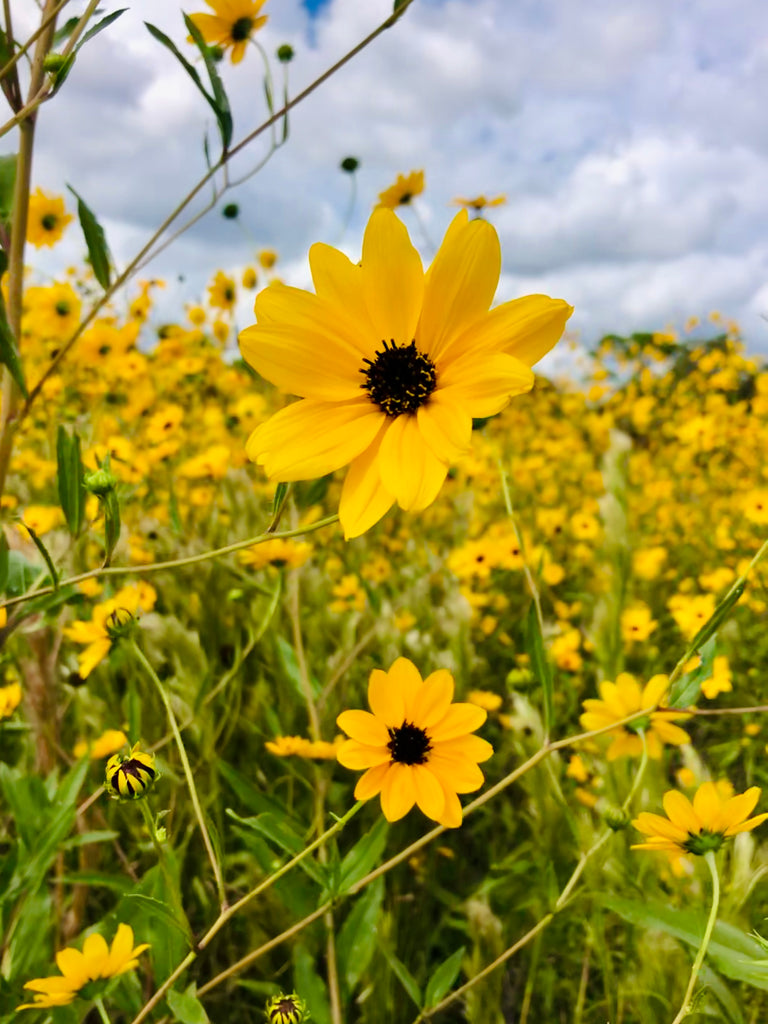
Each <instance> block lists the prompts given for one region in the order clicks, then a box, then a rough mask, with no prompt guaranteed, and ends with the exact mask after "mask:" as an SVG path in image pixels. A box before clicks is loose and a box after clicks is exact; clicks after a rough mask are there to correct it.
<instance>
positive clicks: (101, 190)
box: [0, 0, 768, 351]
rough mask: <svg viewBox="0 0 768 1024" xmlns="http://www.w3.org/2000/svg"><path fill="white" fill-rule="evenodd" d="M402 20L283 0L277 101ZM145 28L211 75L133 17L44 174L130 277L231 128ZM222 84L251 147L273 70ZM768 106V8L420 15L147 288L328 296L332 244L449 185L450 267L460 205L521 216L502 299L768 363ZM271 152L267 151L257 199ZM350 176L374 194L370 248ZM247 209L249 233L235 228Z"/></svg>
mask: <svg viewBox="0 0 768 1024" xmlns="http://www.w3.org/2000/svg"><path fill="white" fill-rule="evenodd" d="M125 4H126V0H123V3H122V4H118V3H115V2H113V0H104V2H103V3H102V10H103V12H104V13H107V12H109V11H112V10H116V9H118V7H119V6H125ZM13 6H14V9H15V8H16V7H18V8H19V9H20V10H19V14H18V15H17V17H16V20H17V24H18V25H22V24H23V23H24V18H25V17H29V16H31V15H33V14H34V13H35V12H34V5H32V4H30V3H29V2H28V0H17V2H15V3H14V5H13ZM71 6H72V9H73V11H74V12H77V11H78V10H79V9H80V7H81V6H82V5H78V4H77V3H76V2H74V0H73V3H72V5H71ZM187 9H188V10H189V11H195V10H204V9H205V4H204V3H203V0H199V2H198V3H194V4H191V5H190V6H189V7H188V8H187ZM390 11H391V0H267V3H266V5H265V7H264V13H268V14H269V21H268V23H267V25H266V26H265V27H264V29H262V30H261V31H260V32H259V34H258V37H257V38H258V40H259V42H260V43H261V44H262V47H263V49H264V51H265V53H266V54H267V55H269V58H270V60H271V63H272V66H273V73H274V74H275V79H276V81H277V82H279V81H280V74H281V68H280V66H279V65H278V64H277V61H276V60H274V56H273V55H274V53H275V50H276V48H277V47H278V46H279V45H280V44H282V43H286V42H287V43H290V44H291V46H292V47H293V48H294V50H295V54H296V56H295V59H294V61H293V62H292V64H291V65H290V68H289V76H290V85H289V88H290V92H291V94H294V95H295V94H296V93H297V92H298V91H299V90H300V89H302V88H304V87H305V86H306V85H307V84H309V83H310V82H311V81H313V80H314V79H315V78H316V77H317V76H318V75H319V74H320V73H321V72H323V71H324V70H325V69H326V68H328V67H330V66H331V65H332V64H333V63H334V62H335V61H336V60H338V59H339V58H340V57H341V56H343V55H344V53H346V52H347V51H348V50H349V49H351V48H352V47H353V46H354V45H355V44H356V43H357V42H358V41H359V40H360V39H362V38H363V37H364V36H365V35H366V34H368V33H369V32H370V31H371V30H373V29H374V28H375V27H376V26H377V25H378V24H379V23H380V22H381V21H382V20H383V19H384V18H385V17H386V16H387V15H388V14H389V13H390ZM144 20H149V21H152V22H154V23H155V24H157V25H158V26H159V27H160V28H161V29H162V30H163V31H164V32H166V33H167V34H168V35H169V36H171V37H172V38H173V39H174V40H175V41H176V43H177V45H178V46H179V48H180V49H182V50H183V51H184V52H185V54H186V55H187V56H188V57H189V59H191V60H194V50H193V48H192V47H191V46H189V45H188V44H187V43H186V41H185V37H186V31H185V29H184V26H183V22H182V19H181V14H180V11H179V8H178V6H177V5H176V3H174V2H169V0H135V2H130V0H128V10H127V11H126V13H125V14H123V15H122V16H121V17H120V18H119V19H118V21H117V22H115V23H114V24H113V25H112V26H111V27H110V28H109V29H108V30H107V31H105V32H104V33H103V34H101V35H100V36H98V37H97V38H95V39H94V40H92V41H91V42H90V43H89V44H88V45H87V46H86V47H84V49H83V50H82V52H81V54H80V55H79V57H78V60H77V62H76V64H75V67H74V69H73V70H72V72H71V74H70V76H69V78H68V80H67V81H66V83H65V85H64V87H63V88H62V90H61V92H60V93H59V95H58V96H57V97H56V98H55V99H54V100H53V101H52V102H51V103H50V104H48V105H46V106H44V107H43V108H42V109H41V112H40V118H39V125H38V139H37V143H38V144H37V149H36V155H35V164H34V175H33V177H34V181H35V183H36V184H39V185H40V186H42V187H43V188H44V189H46V190H48V191H51V192H64V190H65V185H66V184H67V183H69V184H71V185H72V186H73V187H74V188H76V189H77V191H78V192H79V193H80V194H81V195H83V197H84V198H85V199H86V201H87V202H88V204H89V205H90V206H91V208H92V209H93V210H94V212H95V213H96V214H97V216H98V217H99V219H100V220H101V222H102V223H103V225H104V228H105V230H106V233H107V237H108V239H109V242H110V246H111V249H112V251H113V253H114V255H115V258H116V260H117V262H118V263H119V264H124V263H125V262H126V261H127V260H128V259H129V258H130V257H131V256H132V255H133V253H134V252H135V251H136V250H137V248H138V247H139V246H141V245H142V244H143V243H144V242H145V241H146V239H147V238H148V237H149V236H150V234H151V233H152V231H153V230H154V228H155V227H156V226H157V225H158V224H159V223H160V222H161V220H162V219H163V218H164V217H165V216H166V215H167V214H168V212H169V211H170V210H171V209H173V207H174V206H175V205H176V203H177V202H178V200H179V199H180V197H181V196H182V195H183V194H184V193H185V191H186V190H188V189H189V188H191V187H192V186H193V185H194V184H195V182H196V181H197V180H198V179H199V178H200V176H201V175H202V174H203V173H204V171H205V162H204V155H203V146H202V139H203V135H204V133H205V132H206V131H207V132H208V133H209V136H210V139H211V146H212V147H215V137H216V136H215V125H214V123H213V119H212V115H211V112H210V109H209V108H208V107H207V105H206V104H205V101H204V100H203V98H202V97H201V96H200V94H199V93H198V92H197V91H196V89H195V87H194V85H193V84H192V83H191V82H190V80H189V78H188V77H187V76H186V75H185V73H184V72H183V70H182V69H181V68H180V67H179V66H178V65H177V64H175V63H174V61H173V59H172V58H171V57H170V55H169V54H168V53H167V52H166V51H165V50H164V49H163V48H162V47H161V46H160V45H159V44H158V43H157V42H156V41H155V40H154V39H153V38H152V37H151V36H150V35H149V33H148V32H147V31H146V29H145V27H144V25H143V21H144ZM197 66H198V67H199V66H200V65H199V64H198V65H197ZM219 67H220V71H221V73H222V76H223V78H224V81H225V84H226V87H227V89H228V91H229V94H230V97H231V101H232V106H233V110H234V115H235V139H239V138H241V137H243V136H244V135H245V134H247V133H248V132H249V131H250V130H252V129H253V128H254V127H256V126H257V125H258V124H259V123H260V122H261V121H262V120H263V118H264V116H265V103H264V94H263V64H262V59H261V56H260V54H259V52H258V51H257V50H256V49H255V48H253V49H251V50H250V51H249V52H248V53H247V55H246V59H245V60H244V61H243V62H242V63H241V64H239V65H237V66H233V65H231V64H230V63H229V62H226V63H222V64H221V65H220V66H219ZM201 70H202V69H201ZM766 95H768V13H766V9H765V0H728V2H727V3H725V2H724V0H676V2H675V3H672V4H670V3H669V0H622V2H621V3H617V2H616V0H581V2H579V3H575V2H574V0H514V2H512V0H415V3H414V4H413V5H412V7H411V8H410V9H409V10H408V12H407V13H406V15H405V16H404V17H403V18H402V19H401V20H400V21H399V22H398V23H397V25H396V26H395V27H394V28H391V29H389V30H387V31H386V32H384V33H383V34H382V35H381V36H380V37H379V38H378V39H377V40H375V42H374V43H372V44H371V46H370V47H369V48H368V49H366V50H365V51H364V52H363V53H361V54H360V55H358V56H357V57H355V58H354V59H353V60H352V61H351V62H350V63H349V64H347V65H346V66H345V67H344V68H343V69H342V70H341V71H339V72H338V73H337V74H335V75H334V76H333V77H332V78H331V79H330V80H329V81H328V82H326V83H325V84H324V85H323V86H321V87H320V88H319V89H318V90H317V91H316V92H315V93H313V94H312V95H311V96H310V97H309V98H308V99H307V100H306V101H304V102H303V103H302V104H301V105H300V106H299V107H298V108H297V109H296V110H295V111H294V112H293V113H292V115H291V119H290V137H289V140H288V143H287V144H286V145H285V146H284V147H282V148H281V149H279V150H278V151H277V152H276V153H275V154H274V155H273V156H272V157H271V159H270V160H269V161H268V162H267V163H266V165H265V166H264V167H263V168H262V169H261V170H260V171H259V172H258V173H257V174H255V175H254V176H252V177H250V178H248V180H246V181H245V182H243V183H242V184H241V185H239V186H238V187H237V188H235V189H232V190H230V191H229V192H228V193H227V195H226V196H225V197H224V198H222V199H221V200H220V201H219V202H218V204H217V206H216V209H215V210H214V211H213V212H211V213H209V214H208V215H207V216H206V217H204V218H202V219H201V220H200V221H199V222H198V223H196V224H195V225H194V226H193V227H192V228H191V229H190V230H189V231H188V232H187V233H186V234H184V235H183V236H182V237H181V238H180V239H179V240H177V241H176V242H175V243H174V244H173V245H171V246H170V247H168V248H167V249H165V251H164V252H163V253H161V254H160V255H159V256H158V257H157V259H156V260H155V261H154V262H153V263H151V264H150V265H149V266H148V267H146V268H144V270H143V275H144V276H145V277H147V276H160V277H163V278H165V279H166V280H167V281H168V288H167V289H166V291H165V293H164V297H163V302H164V303H165V305H166V308H167V309H168V311H169V313H170V311H171V307H172V306H173V304H175V305H176V308H179V306H180V305H181V304H182V303H184V302H193V301H196V300H198V299H199V298H201V297H202V294H203V292H204V286H205V282H206V281H207V280H208V278H209V277H210V276H211V274H212V272H213V271H214V270H215V269H217V268H219V267H221V268H223V269H224V270H227V271H232V272H239V270H240V268H242V267H243V266H244V265H246V264H247V263H249V262H252V260H253V257H254V253H255V252H256V251H258V250H259V249H260V248H263V247H271V248H274V249H275V250H277V252H278V253H279V257H280V259H279V263H278V269H279V271H280V275H281V277H282V279H283V280H285V281H286V282H288V283H290V284H295V285H298V286H300V287H308V286H309V284H310V278H309V273H308V267H307V262H306V254H307V250H308V248H309V246H310V245H311V244H312V243H313V242H315V241H324V242H329V243H331V244H333V245H338V246H339V247H340V248H343V249H344V250H345V251H346V252H348V253H349V254H350V255H351V256H353V257H354V258H355V259H357V258H359V251H360V243H361V238H362V232H363V229H364V227H365V223H366V221H367V218H368V216H369V214H370V211H371V209H372V206H373V203H374V202H375V200H376V197H377V194H378V193H379V192H380V191H381V190H382V189H384V188H385V187H386V186H387V185H389V184H391V183H392V182H393V181H394V179H395V177H396V175H397V174H398V173H407V172H409V171H411V170H414V169H423V170H424V174H425V181H426V188H425V191H424V194H423V195H422V196H420V197H419V198H418V200H417V201H416V203H415V208H414V209H403V210H402V216H403V219H404V221H405V223H406V224H407V225H408V228H409V230H410V232H411V237H412V238H413V240H414V242H415V243H416V244H417V245H418V246H419V248H420V249H421V252H422V255H423V257H424V260H425V263H426V262H428V261H429V259H430V258H431V256H432V254H433V252H434V246H435V245H436V244H437V243H439V240H440V238H441V237H442V234H443V232H444V231H445V229H446V227H447V225H448V223H449V222H450V219H451V217H452V216H453V215H454V213H455V207H452V206H451V205H450V203H451V200H452V199H453V198H454V197H457V196H474V195H477V194H480V193H483V194H486V195H497V194H500V193H503V194H505V195H506V197H507V203H506V205H504V206H500V207H497V208H494V209H493V210H491V211H489V214H488V217H489V219H490V220H491V221H492V223H493V224H494V225H495V226H496V228H497V230H498V232H499V236H500V239H501V245H502V254H503V270H502V278H501V281H500V283H499V289H498V292H497V297H496V301H498V302H500V301H505V300H507V299H510V298H514V297H516V296H518V295H523V294H529V293H532V292H543V293H546V294H549V295H552V296H554V297H559V298H565V299H567V300H568V301H569V302H570V303H572V304H573V306H574V307H575V312H574V315H573V317H572V320H571V322H570V325H571V327H572V329H573V331H574V332H575V333H576V335H577V336H578V337H579V338H580V339H581V340H582V341H583V342H584V343H585V344H587V345H591V344H593V343H594V342H595V341H596V340H597V339H599V337H600V336H601V335H602V334H604V333H608V332H617V333H629V332H631V331H635V330H664V329H667V328H668V327H676V328H678V329H680V328H682V327H683V325H684V324H685V322H686V320H687V319H688V318H689V317H691V316H698V317H701V318H706V317H707V315H708V314H709V313H710V312H711V311H713V310H717V311H719V312H720V313H721V314H722V315H723V316H724V317H727V318H734V319H736V320H737V321H738V322H739V323H740V324H741V327H742V330H743V333H744V336H745V339H746V341H747V344H748V347H749V348H750V350H752V351H768V320H766V317H768V187H767V183H768V117H766V115H765V96H766ZM9 138H10V137H6V139H4V140H3V142H2V143H0V147H2V145H3V143H5V149H4V151H5V152H7V151H8V148H9V146H10V143H9ZM265 152H266V150H265V147H264V144H263V140H260V141H259V142H257V143H256V144H255V145H254V147H253V148H252V149H250V150H248V151H247V152H246V155H245V157H244V158H238V159H237V160H236V161H235V162H234V165H233V168H232V178H233V179H236V178H239V177H241V176H243V175H246V174H247V173H248V172H249V171H251V170H252V169H253V168H254V167H255V166H256V164H258V163H259V161H260V160H261V159H262V158H263V157H264V155H265ZM349 155H353V156H355V157H357V158H358V159H359V160H360V170H359V172H358V174H357V202H356V206H355V207H354V210H353V213H352V216H351V218H350V219H349V223H348V224H345V220H346V219H347V218H346V212H347V209H348V206H349V201H350V184H351V183H350V180H349V177H348V176H346V175H344V174H343V173H342V172H341V171H340V170H339V162H340V161H341V160H342V159H343V158H344V157H346V156H349ZM226 202H236V203H237V204H238V205H239V207H240V216H239V217H238V219H237V220H235V221H229V220H225V219H224V218H223V217H222V215H221V212H220V211H221V207H222V206H223V205H224V204H225V203H226ZM82 248H83V247H82V241H81V239H80V238H79V237H78V234H77V231H76V230H75V228H74V227H73V228H71V229H70V230H69V231H68V233H67V236H66V239H65V242H64V243H63V247H62V248H61V250H60V251H59V250H54V251H53V252H52V253H51V254H50V255H44V256H43V257H42V259H40V258H38V257H37V255H35V262H36V263H37V265H39V266H40V267H41V269H42V270H43V271H46V272H49V273H51V272H54V270H55V268H56V266H60V265H61V263H62V260H69V261H73V260H76V259H77V258H78V257H79V256H80V255H81V254H82ZM180 278H182V279H183V280H179V279H180ZM251 302H252V300H251V299H247V298H245V297H244V298H243V300H242V304H241V306H240V307H239V309H238V320H239V321H240V326H245V325H246V324H247V323H248V322H250V318H252V305H251ZM702 330H703V328H702ZM694 336H696V335H694Z"/></svg>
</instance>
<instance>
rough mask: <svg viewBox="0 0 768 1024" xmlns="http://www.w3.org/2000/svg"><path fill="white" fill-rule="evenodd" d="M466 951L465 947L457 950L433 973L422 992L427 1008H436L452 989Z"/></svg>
mask: <svg viewBox="0 0 768 1024" xmlns="http://www.w3.org/2000/svg"><path fill="white" fill-rule="evenodd" d="M466 950H467V947H466V946H462V947H461V949H457V950H456V952H455V953H451V955H450V956H449V957H448V959H447V960H444V961H443V962H442V963H441V964H440V966H439V967H437V968H436V969H435V970H434V971H433V973H432V976H431V977H430V979H429V981H428V982H427V987H426V989H425V990H424V1005H425V1006H426V1007H427V1008H429V1007H430V1006H437V1004H438V1003H439V1002H440V1000H441V999H442V998H443V996H444V995H447V993H448V992H449V991H450V990H451V988H453V983H454V982H455V981H456V979H457V978H458V976H459V971H460V970H461V961H462V960H463V959H464V954H465V952H466Z"/></svg>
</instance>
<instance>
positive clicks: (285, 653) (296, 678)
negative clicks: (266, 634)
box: [275, 636, 320, 701]
mask: <svg viewBox="0 0 768 1024" xmlns="http://www.w3.org/2000/svg"><path fill="white" fill-rule="evenodd" d="M275 643H276V644H277V652H278V654H279V655H280V661H281V662H282V666H283V671H284V672H285V674H286V676H287V677H288V679H289V681H290V683H291V685H292V686H293V689H294V690H295V691H296V695H297V697H299V698H300V699H301V700H302V701H303V700H304V688H303V686H302V684H301V671H300V669H299V662H298V659H297V658H296V652H295V651H294V649H293V647H292V646H291V645H290V644H289V643H288V641H287V640H284V639H283V637H281V636H277V637H275ZM309 685H310V686H311V688H312V692H313V693H314V695H315V696H316V697H317V696H319V693H320V684H319V683H318V681H317V680H316V679H315V678H314V677H313V676H311V675H310V677H309Z"/></svg>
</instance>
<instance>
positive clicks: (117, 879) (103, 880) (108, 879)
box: [56, 833, 133, 896]
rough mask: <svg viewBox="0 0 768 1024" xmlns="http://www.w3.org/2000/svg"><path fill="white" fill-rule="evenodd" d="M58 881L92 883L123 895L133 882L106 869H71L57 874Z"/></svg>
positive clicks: (71, 883)
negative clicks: (67, 872)
mask: <svg viewBox="0 0 768 1024" xmlns="http://www.w3.org/2000/svg"><path fill="white" fill-rule="evenodd" d="M118 834H119V833H115V835H118ZM56 881H57V883H58V882H61V883H62V884H63V885H92V886H95V887H96V888H102V889H112V891H113V892H116V893H119V894H120V895H121V896H123V895H125V893H126V892H127V891H128V890H129V889H130V888H131V886H132V884H133V883H132V882H131V880H130V879H129V878H125V877H124V876H123V875H110V874H109V873H108V872H106V871H70V872H69V874H67V875H57V876H56Z"/></svg>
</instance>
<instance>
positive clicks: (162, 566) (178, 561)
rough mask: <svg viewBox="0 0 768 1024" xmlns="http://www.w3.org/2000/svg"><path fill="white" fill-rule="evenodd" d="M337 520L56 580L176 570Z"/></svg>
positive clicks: (40, 592) (14, 600)
mask: <svg viewBox="0 0 768 1024" xmlns="http://www.w3.org/2000/svg"><path fill="white" fill-rule="evenodd" d="M338 521H339V516H338V514H334V515H332V516H326V517H325V519H318V521H317V522H316V523H311V524H310V525H309V526H302V527H300V528H299V529H297V530H282V531H281V532H280V533H260V534H258V536H256V537H249V538H248V539H247V540H238V541H236V542H235V543H234V544H227V545H226V546H225V547H223V548H213V549H212V550H211V551H203V552H202V553H201V554H199V555H188V556H187V557H186V558H174V559H171V561H168V562H154V563H153V564H151V565H126V566H122V565H109V566H106V567H104V566H102V567H101V568H99V569H91V570H90V572H83V573H80V575H79V576H70V577H69V579H66V580H59V589H62V588H64V587H71V586H74V585H75V584H77V583H82V582H83V581H84V580H93V579H97V578H98V579H100V578H101V577H103V576H123V575H126V574H130V575H131V576H146V575H148V574H149V573H153V572H165V571H166V570H168V569H180V568H181V567H182V566H185V565H197V564H198V563H199V562H209V561H211V560H212V559H214V558H221V557H222V556H223V555H231V554H233V553H234V552H235V551H242V549H243V548H250V547H254V546H255V545H256V544H264V543H265V542H266V541H268V540H274V539H275V538H280V539H283V540H287V539H288V538H290V537H303V536H305V534H307V533H314V532H315V531H316V530H321V529H323V527H325V526H332V525H333V524H334V523H337V522H338ZM53 590H54V588H53V587H52V586H51V587H40V588H38V589H37V590H36V591H35V592H34V594H30V593H27V594H22V595H21V596H20V597H11V598H9V599H8V600H7V601H3V602H2V604H0V608H11V607H12V606H13V605H16V604H21V603H23V602H24V601H28V600H30V598H31V597H43V596H44V595H45V594H52V593H53Z"/></svg>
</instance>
